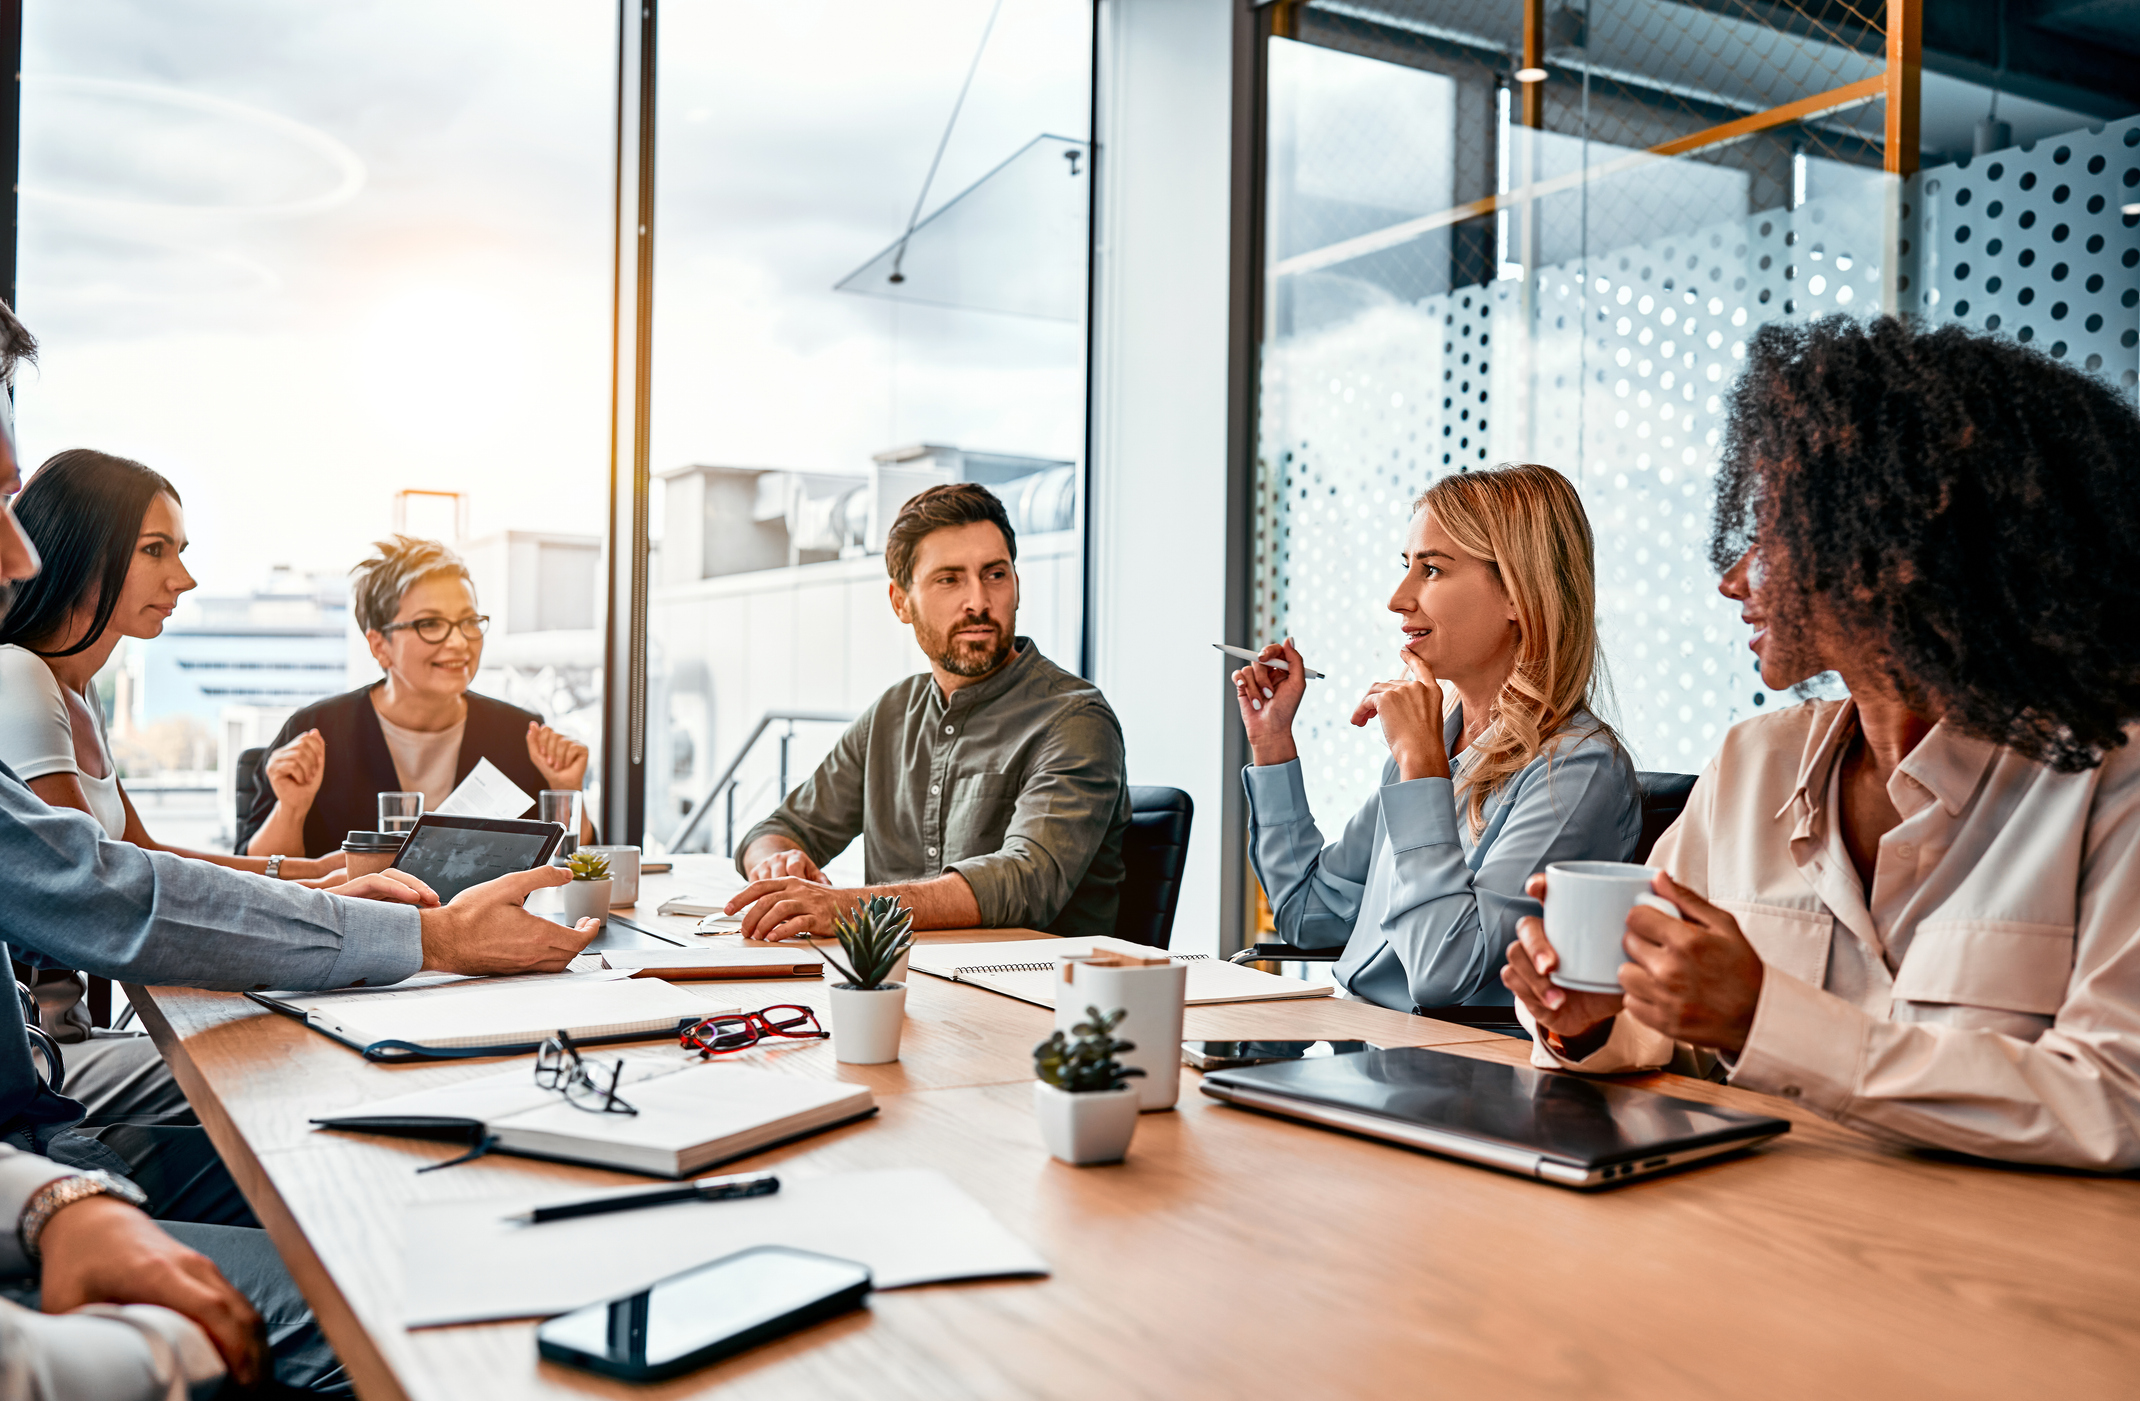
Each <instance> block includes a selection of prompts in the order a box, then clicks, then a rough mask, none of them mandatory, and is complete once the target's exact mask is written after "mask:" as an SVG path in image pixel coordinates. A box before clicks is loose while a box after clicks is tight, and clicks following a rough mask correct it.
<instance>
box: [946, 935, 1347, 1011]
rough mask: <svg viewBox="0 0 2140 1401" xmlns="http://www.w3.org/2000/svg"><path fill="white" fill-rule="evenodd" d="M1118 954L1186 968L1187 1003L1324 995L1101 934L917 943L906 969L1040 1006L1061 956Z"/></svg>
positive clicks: (1051, 997) (1291, 981)
mask: <svg viewBox="0 0 2140 1401" xmlns="http://www.w3.org/2000/svg"><path fill="white" fill-rule="evenodd" d="M1088 953H1119V954H1123V955H1126V956H1128V957H1130V958H1160V957H1164V958H1167V959H1170V960H1172V961H1173V962H1175V963H1180V964H1184V965H1186V966H1187V967H1188V969H1189V994H1188V1005H1189V1006H1191V1007H1200V1006H1203V1005H1205V1004H1207V1003H1212V1002H1264V1001H1275V1000H1278V999H1280V998H1287V997H1328V996H1329V995H1330V992H1331V989H1330V988H1329V986H1328V985H1326V984H1322V983H1308V982H1302V981H1301V980H1300V979H1299V978H1284V977H1280V976H1279V975H1278V974H1276V973H1266V972H1264V971H1263V970H1261V969H1260V968H1249V967H1245V966H1243V965H1241V964H1238V963H1228V962H1226V961H1225V960H1223V959H1217V958H1213V957H1212V956H1211V955H1210V954H1208V953H1166V952H1165V951H1164V950H1161V949H1154V948H1148V947H1146V946H1145V945H1143V944H1133V943H1131V942H1130V941H1129V940H1127V939H1116V938H1113V937H1110V936H1107V935H1101V936H1099V937H1097V938H1091V939H1016V940H1010V941H1007V942H1004V943H1000V944H916V945H914V952H913V955H912V956H911V957H910V958H909V960H908V966H909V967H911V968H913V969H915V970H916V971H918V972H922V973H932V974H934V975H935V976H937V977H939V978H949V979H951V980H952V981H953V982H957V983H972V984H973V985H974V986H975V987H982V988H987V989H988V990H989V991H990V992H1000V993H1005V994H1007V995H1009V996H1011V997H1016V998H1021V999H1023V1000H1024V1001H1027V1002H1037V1003H1039V1004H1040V1005H1041V1006H1043V1007H1053V1006H1054V1005H1055V986H1056V984H1055V960H1056V959H1058V958H1061V957H1063V956H1065V955H1077V954H1088Z"/></svg>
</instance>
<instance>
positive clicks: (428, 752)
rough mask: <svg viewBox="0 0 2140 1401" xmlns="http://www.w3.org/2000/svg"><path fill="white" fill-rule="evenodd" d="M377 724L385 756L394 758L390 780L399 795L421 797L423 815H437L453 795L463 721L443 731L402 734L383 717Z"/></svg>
mask: <svg viewBox="0 0 2140 1401" xmlns="http://www.w3.org/2000/svg"><path fill="white" fill-rule="evenodd" d="M373 713H374V714H375V715H377V712H376V711H374V712H373ZM378 720H379V733H380V734H382V735H385V736H386V748H387V752H388V753H390V754H392V755H393V756H394V777H395V778H396V779H397V780H398V781H399V782H400V784H401V791H402V792H404V793H421V794H423V795H424V811H425V812H437V811H438V805H439V804H440V803H443V802H445V801H446V798H447V795H448V794H450V793H452V792H453V774H454V770H455V769H457V768H459V767H460V763H461V731H463V730H465V729H467V728H468V721H467V720H466V719H465V718H464V719H463V720H462V721H461V723H460V724H458V725H455V726H454V727H453V728H451V729H446V730H405V729H403V728H402V727H401V726H399V725H397V724H395V723H394V722H393V721H391V720H389V719H387V718H386V717H385V716H384V715H378Z"/></svg>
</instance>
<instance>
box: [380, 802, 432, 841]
mask: <svg viewBox="0 0 2140 1401" xmlns="http://www.w3.org/2000/svg"><path fill="white" fill-rule="evenodd" d="M423 815H424V795H423V794H421V793H381V794H380V795H379V830H380V831H382V832H406V831H408V830H409V829H410V828H412V827H414V826H415V825H416V819H417V818H419V817H422V816H423Z"/></svg>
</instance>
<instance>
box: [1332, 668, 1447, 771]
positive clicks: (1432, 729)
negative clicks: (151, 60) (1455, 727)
mask: <svg viewBox="0 0 2140 1401" xmlns="http://www.w3.org/2000/svg"><path fill="white" fill-rule="evenodd" d="M1397 655H1398V657H1399V659H1401V660H1402V661H1403V663H1404V669H1405V671H1406V672H1407V673H1408V674H1407V675H1406V676H1404V677H1403V678H1402V679H1400V680H1396V681H1377V682H1376V683H1375V684H1374V685H1372V686H1370V687H1368V688H1367V694H1366V695H1364V696H1362V697H1360V703H1359V705H1357V706H1355V707H1354V708H1353V712H1352V723H1353V724H1355V725H1359V726H1364V725H1366V724H1367V722H1368V721H1369V720H1373V719H1380V720H1381V721H1382V739H1383V742H1384V743H1386V744H1388V745H1389V747H1390V754H1391V755H1392V756H1393V757H1394V758H1395V759H1396V760H1397V773H1398V776H1399V777H1400V778H1403V779H1406V780H1410V779H1415V778H1447V777H1449V748H1448V745H1447V743H1446V742H1445V741H1444V739H1443V737H1442V725H1443V718H1442V687H1441V682H1440V681H1438V680H1436V679H1435V676H1434V669H1433V668H1432V667H1430V666H1428V665H1427V664H1426V662H1425V661H1423V660H1421V658H1420V657H1419V656H1418V654H1417V653H1415V652H1413V651H1412V649H1411V648H1410V647H1400V648H1398V649H1397Z"/></svg>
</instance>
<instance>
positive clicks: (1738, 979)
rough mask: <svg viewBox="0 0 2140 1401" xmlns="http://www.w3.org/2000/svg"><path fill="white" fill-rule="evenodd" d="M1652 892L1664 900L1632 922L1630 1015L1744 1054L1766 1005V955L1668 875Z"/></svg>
mask: <svg viewBox="0 0 2140 1401" xmlns="http://www.w3.org/2000/svg"><path fill="white" fill-rule="evenodd" d="M1653 888H1654V889H1655V890H1656V892H1657V896H1661V897H1664V898H1657V897H1651V898H1650V899H1647V900H1645V901H1643V902H1642V905H1644V906H1651V907H1652V908H1643V907H1641V906H1638V907H1637V908H1635V909H1634V910H1632V911H1630V912H1629V914H1628V916H1627V938H1626V941H1625V942H1626V950H1627V956H1628V960H1629V961H1628V963H1627V966H1625V967H1623V968H1622V969H1621V970H1620V986H1621V987H1622V988H1623V989H1625V991H1626V993H1627V1011H1628V1015H1630V1016H1632V1017H1634V1018H1636V1019H1637V1020H1638V1021H1640V1022H1642V1023H1643V1024H1644V1025H1646V1026H1652V1027H1655V1028H1656V1029H1657V1030H1659V1031H1661V1032H1663V1033H1664V1034H1665V1035H1667V1036H1671V1037H1674V1038H1676V1039H1678V1040H1681V1041H1689V1042H1692V1043H1693V1044H1695V1045H1697V1046H1714V1047H1718V1048H1721V1049H1723V1050H1726V1051H1733V1052H1736V1051H1742V1050H1744V1049H1745V1048H1746V1038H1747V1036H1748V1034H1749V1033H1751V1032H1752V1030H1753V1026H1754V1011H1755V1009H1756V1008H1757V1007H1758V1006H1760V1003H1761V983H1762V979H1763V977H1764V976H1765V973H1766V969H1765V968H1764V967H1763V965H1762V962H1761V955H1759V954H1758V953H1755V952H1754V946H1753V945H1752V944H1750V943H1748V942H1747V941H1746V936H1745V935H1744V934H1743V933H1741V932H1740V931H1739V922H1738V921H1737V920H1735V919H1733V918H1732V917H1731V916H1730V915H1728V914H1726V913H1725V912H1724V911H1722V910H1720V909H1718V908H1717V907H1716V906H1714V905H1712V904H1710V903H1709V902H1708V901H1707V900H1704V899H1703V898H1702V897H1701V896H1699V895H1696V894H1695V893H1694V892H1693V891H1691V890H1689V889H1687V888H1686V887H1685V886H1683V885H1681V884H1680V883H1679V882H1678V881H1675V880H1673V879H1672V878H1671V877H1670V876H1668V875H1666V874H1665V873H1664V872H1662V871H1659V872H1658V873H1657V876H1656V879H1655V881H1654V882H1653ZM1674 906H1676V907H1677V908H1674ZM1660 911H1669V913H1668V914H1667V913H1660Z"/></svg>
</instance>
